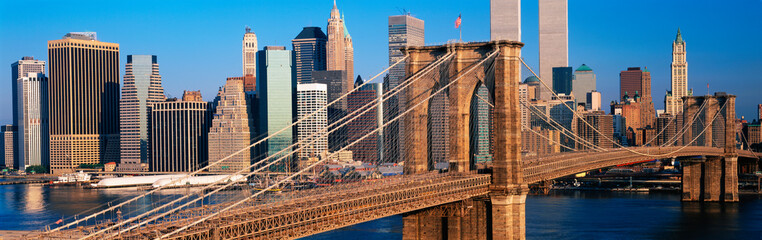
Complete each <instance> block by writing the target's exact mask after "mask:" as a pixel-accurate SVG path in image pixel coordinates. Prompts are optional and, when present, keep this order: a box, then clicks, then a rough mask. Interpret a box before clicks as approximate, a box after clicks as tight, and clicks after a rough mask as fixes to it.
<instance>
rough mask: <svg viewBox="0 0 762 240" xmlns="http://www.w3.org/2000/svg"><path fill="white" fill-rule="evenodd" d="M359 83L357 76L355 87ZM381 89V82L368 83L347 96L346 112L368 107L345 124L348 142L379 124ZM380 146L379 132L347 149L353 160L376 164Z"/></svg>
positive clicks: (355, 139) (381, 107)
mask: <svg viewBox="0 0 762 240" xmlns="http://www.w3.org/2000/svg"><path fill="white" fill-rule="evenodd" d="M361 84H363V81H362V78H360V77H359V76H358V77H357V80H356V81H355V88H357V87H359V86H360V85H361ZM381 91H382V90H381V83H368V84H366V85H365V86H362V87H360V89H355V91H354V92H352V93H351V94H349V96H347V103H348V110H347V112H354V111H358V110H359V111H360V112H363V111H365V110H368V108H370V109H369V110H368V111H367V112H365V113H364V114H362V115H360V117H358V118H357V119H355V120H353V121H351V122H349V124H348V125H347V139H348V141H349V142H354V141H357V140H359V139H360V138H361V137H362V136H364V135H365V134H368V133H370V131H372V130H373V129H375V128H378V127H380V126H381V119H382V113H383V105H379V104H378V103H379V102H380V101H381V96H382V94H381ZM376 99H378V101H375V100H376ZM373 101H375V102H373ZM371 102H372V103H371ZM368 104H371V105H370V106H368V107H367V108H363V107H364V106H365V105H368ZM358 113H359V112H358ZM381 146H382V139H381V135H379V133H373V134H371V135H370V136H368V137H366V138H364V139H362V140H360V142H358V143H357V144H355V145H352V146H351V147H349V150H350V151H352V158H353V160H355V161H362V162H365V163H372V164H378V163H380V160H381V159H382V158H381V150H382V148H381Z"/></svg>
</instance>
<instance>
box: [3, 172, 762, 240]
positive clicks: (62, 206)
mask: <svg viewBox="0 0 762 240" xmlns="http://www.w3.org/2000/svg"><path fill="white" fill-rule="evenodd" d="M142 192H143V191H139V190H136V189H81V188H76V187H45V186H42V185H39V184H32V185H2V186H0V206H2V207H0V230H38V229H40V228H42V227H43V226H44V225H45V224H50V223H53V222H55V221H56V220H58V219H60V218H61V217H62V216H70V215H73V214H76V213H79V212H81V211H84V210H87V209H90V208H93V207H97V206H99V205H102V204H103V203H106V202H109V201H113V200H116V199H120V198H125V197H131V196H135V195H137V194H139V193H142ZM526 225H527V239H762V197H760V196H758V195H741V202H739V203H733V204H698V203H683V202H680V195H679V194H678V193H650V194H648V193H616V192H582V191H568V192H552V193H551V194H550V195H546V196H528V197H527V205H526ZM402 227H403V226H402V217H401V216H392V217H387V218H383V219H378V220H375V221H371V222H367V223H363V224H357V225H354V226H351V227H346V228H342V229H338V230H334V231H331V232H326V233H323V234H319V235H315V236H312V237H309V238H306V239H316V240H319V239H363V240H374V239H401V238H402Z"/></svg>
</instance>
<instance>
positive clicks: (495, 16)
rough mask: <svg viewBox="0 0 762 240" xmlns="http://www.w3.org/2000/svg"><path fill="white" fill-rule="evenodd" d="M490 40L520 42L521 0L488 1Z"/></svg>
mask: <svg viewBox="0 0 762 240" xmlns="http://www.w3.org/2000/svg"><path fill="white" fill-rule="evenodd" d="M489 3H490V4H489V5H490V6H489V16H490V24H489V29H490V39H491V40H493V41H494V40H511V41H521V0H490V1H489Z"/></svg>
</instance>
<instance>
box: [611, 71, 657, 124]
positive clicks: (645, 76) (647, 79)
mask: <svg viewBox="0 0 762 240" xmlns="http://www.w3.org/2000/svg"><path fill="white" fill-rule="evenodd" d="M625 93H626V94H628V95H629V97H632V98H635V99H636V101H637V102H640V103H641V104H642V106H641V107H640V111H641V113H640V117H641V119H640V124H642V126H643V127H646V126H649V125H650V126H652V127H653V126H655V125H654V120H655V119H656V110H655V109H654V103H653V100H652V98H651V73H650V72H648V69H645V71H643V70H640V68H639V67H630V68H627V71H622V72H621V73H619V94H620V95H619V96H620V99H622V101H626V100H623V99H624V95H625ZM638 98H639V99H638ZM627 121H628V122H632V121H633V119H631V118H627Z"/></svg>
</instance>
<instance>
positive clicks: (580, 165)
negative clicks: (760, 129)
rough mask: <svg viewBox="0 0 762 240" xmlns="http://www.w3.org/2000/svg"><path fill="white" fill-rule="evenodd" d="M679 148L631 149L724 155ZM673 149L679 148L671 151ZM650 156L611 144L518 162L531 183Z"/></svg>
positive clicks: (719, 151) (712, 150)
mask: <svg viewBox="0 0 762 240" xmlns="http://www.w3.org/2000/svg"><path fill="white" fill-rule="evenodd" d="M680 148H681V147H677V146H676V147H636V148H631V149H633V150H635V151H637V152H640V153H648V154H650V155H663V154H666V156H663V157H659V158H660V159H663V158H671V157H687V156H723V155H724V151H723V149H722V148H714V147H699V146H690V147H685V148H683V149H680ZM676 150H680V151H677V152H675V151H676ZM673 152H674V153H673ZM738 156H739V157H745V158H757V156H756V155H754V153H752V152H749V151H743V150H739V151H738ZM650 159H654V157H650V156H643V155H640V154H636V153H632V152H630V151H627V150H625V149H622V148H614V149H608V151H605V152H573V153H562V154H556V155H550V156H543V157H529V158H525V159H523V161H522V166H523V169H524V182H525V183H530V184H531V183H535V182H539V181H543V180H550V179H555V178H559V177H563V176H567V175H571V174H576V173H580V172H586V171H590V170H595V169H599V168H604V167H610V166H616V165H621V164H627V163H633V162H639V161H643V160H650Z"/></svg>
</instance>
